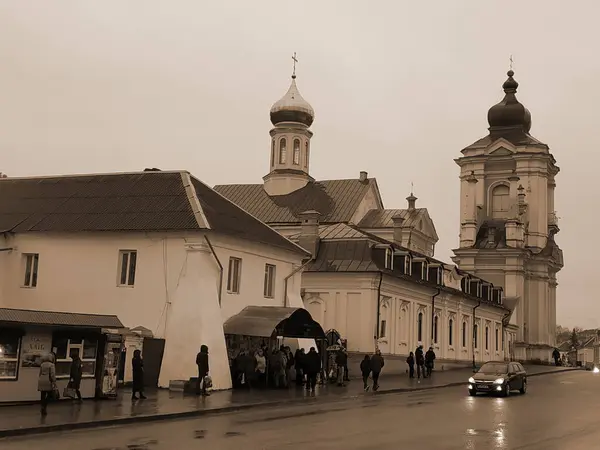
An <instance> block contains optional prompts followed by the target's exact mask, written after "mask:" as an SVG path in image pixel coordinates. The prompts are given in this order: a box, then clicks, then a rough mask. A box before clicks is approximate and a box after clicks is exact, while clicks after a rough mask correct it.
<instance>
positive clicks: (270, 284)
mask: <svg viewBox="0 0 600 450" xmlns="http://www.w3.org/2000/svg"><path fill="white" fill-rule="evenodd" d="M263 294H264V296H265V297H267V298H273V297H275V266H274V265H273V264H265V284H264V289H263Z"/></svg>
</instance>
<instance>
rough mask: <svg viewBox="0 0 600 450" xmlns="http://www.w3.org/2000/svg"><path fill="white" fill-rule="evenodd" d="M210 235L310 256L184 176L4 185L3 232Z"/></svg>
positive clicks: (0, 189) (0, 188)
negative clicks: (193, 232)
mask: <svg viewBox="0 0 600 450" xmlns="http://www.w3.org/2000/svg"><path fill="white" fill-rule="evenodd" d="M190 183H191V186H187V185H190ZM186 186H187V187H188V189H187V190H186ZM190 187H191V188H192V189H191V192H190V189H189V188H190ZM194 194H195V196H194ZM194 197H195V198H194ZM196 198H197V200H198V203H199V206H200V207H199V211H198V206H197V202H196ZM209 229H210V230H214V231H215V232H217V233H223V234H226V235H230V236H235V237H240V238H243V239H249V240H252V241H255V242H261V243H265V244H269V245H273V246H276V247H280V248H283V249H286V250H290V251H294V252H297V253H303V254H306V252H305V251H304V250H302V249H301V248H300V247H299V246H297V245H296V244H294V243H293V242H291V241H289V240H288V239H286V238H285V237H283V236H281V235H280V234H279V233H277V232H276V231H275V230H273V229H272V228H270V227H269V226H267V225H266V224H264V223H262V222H261V221H260V220H258V219H257V218H255V217H253V216H252V215H251V214H248V213H247V212H245V211H244V210H242V209H241V208H240V207H238V206H236V205H235V204H234V203H232V202H231V201H229V200H227V199H226V198H225V197H223V196H222V195H220V194H219V193H217V192H215V191H214V190H213V189H212V188H210V187H209V186H207V185H206V184H204V183H202V182H201V181H200V180H198V179H196V178H194V177H192V176H190V174H189V173H188V172H185V171H173V172H162V171H145V172H135V173H111V174H90V175H66V176H64V175H63V176H49V177H31V178H2V179H0V232H12V233H26V232H82V231H99V232H101V231H112V232H118V231H176V230H209Z"/></svg>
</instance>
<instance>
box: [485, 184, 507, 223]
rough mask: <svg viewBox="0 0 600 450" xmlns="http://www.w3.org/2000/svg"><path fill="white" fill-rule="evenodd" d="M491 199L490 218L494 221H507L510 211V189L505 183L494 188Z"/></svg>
mask: <svg viewBox="0 0 600 450" xmlns="http://www.w3.org/2000/svg"><path fill="white" fill-rule="evenodd" d="M501 191H502V192H501ZM496 192H498V193H496ZM500 192H501V193H500ZM490 197H491V202H490V203H491V205H490V209H491V211H490V213H491V214H490V216H491V217H492V218H493V219H505V218H506V217H507V216H508V213H509V211H510V187H509V186H507V185H506V184H504V183H502V184H498V185H496V186H494V187H493V188H492V191H491V195H490ZM497 208H501V209H497ZM504 208H506V209H504Z"/></svg>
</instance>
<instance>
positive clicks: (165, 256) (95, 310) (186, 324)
mask: <svg viewBox="0 0 600 450" xmlns="http://www.w3.org/2000/svg"><path fill="white" fill-rule="evenodd" d="M208 235H209V239H210V240H211V243H212V244H213V247H214V249H215V252H216V253H217V255H218V257H219V259H220V261H221V264H222V265H223V267H224V273H223V288H222V307H221V308H220V310H219V309H215V310H214V311H213V312H212V315H211V321H212V322H214V324H216V325H218V326H219V327H221V335H222V322H223V320H225V319H227V318H228V317H230V316H231V315H233V314H236V313H238V312H239V311H241V310H242V309H243V308H244V307H246V306H249V305H283V298H284V295H283V289H284V281H283V279H284V278H285V277H286V276H287V275H289V274H290V273H291V272H292V269H293V267H298V266H299V265H300V264H301V259H302V255H300V254H293V253H290V252H286V251H283V250H279V249H276V248H273V247H270V246H267V245H261V244H256V243H252V242H248V241H245V240H239V239H234V238H230V237H227V236H222V235H215V234H214V233H209V234H208ZM9 241H10V242H7V244H8V245H10V246H15V247H17V251H13V252H6V253H4V254H0V268H2V269H3V270H2V271H1V272H0V277H3V279H4V280H5V282H4V283H2V284H1V285H0V298H3V299H4V306H5V307H10V308H23V309H39V310H51V311H67V312H80V313H92V314H115V315H117V316H118V317H119V319H120V320H121V321H122V322H123V324H124V325H125V326H126V327H129V328H133V327H136V326H143V327H146V328H148V329H149V330H151V331H152V332H153V333H154V336H155V337H158V338H166V339H167V341H168V340H169V336H170V330H172V329H175V330H178V329H180V330H186V329H190V328H193V327H197V324H196V323H194V320H193V317H192V316H191V315H186V314H180V315H178V316H176V317H179V319H178V320H180V321H181V322H177V323H175V322H173V320H174V319H173V317H171V318H169V314H170V312H171V311H170V310H171V309H172V306H173V302H175V301H177V300H178V299H179V298H181V289H180V290H179V292H178V288H179V287H180V285H181V282H182V280H183V278H185V276H184V275H185V274H186V270H187V269H189V267H188V266H189V264H190V261H189V255H188V254H187V251H186V248H185V243H186V241H187V242H198V241H200V242H204V238H203V233H195V234H194V233H188V234H185V233H60V234H44V233H29V234H20V235H16V236H14V237H12V238H11V239H10V240H9ZM120 250H135V251H137V263H136V275H135V283H134V286H133V287H131V286H125V287H122V286H118V270H119V252H120ZM27 253H37V254H39V268H38V280H37V286H36V287H34V288H28V287H23V286H22V285H23V280H24V262H23V258H24V254H27ZM230 256H236V257H238V258H241V259H242V271H241V281H240V293H239V294H230V293H228V292H227V271H228V263H229V257H230ZM208 257H209V258H208V260H207V264H208V262H210V265H206V268H207V270H203V271H197V272H196V274H197V276H196V279H195V281H194V283H199V285H202V286H204V285H206V286H207V289H208V287H210V291H211V293H210V295H208V294H207V293H204V294H201V293H200V291H199V290H198V292H197V293H194V289H188V290H187V294H186V295H187V296H188V297H189V300H190V301H197V302H202V303H201V304H202V306H203V307H204V304H205V303H206V304H208V303H211V302H212V301H213V297H214V301H215V302H217V304H218V298H217V294H216V293H217V292H218V282H219V281H218V280H219V277H218V273H219V271H218V266H217V263H216V261H215V260H214V257H213V255H212V254H208ZM267 263H268V264H273V265H275V267H276V275H275V279H276V281H275V295H274V296H273V298H265V297H264V295H263V294H264V292H263V288H264V278H265V276H264V275H265V264H267ZM211 265H212V266H211ZM209 267H212V270H211V271H208V268H209ZM300 277H301V275H300V274H298V275H296V276H295V277H292V278H291V279H290V280H289V283H288V289H289V292H290V293H292V294H293V295H294V296H295V297H296V298H299V297H300V281H299V279H300ZM0 279H1V278H0ZM198 289H200V288H199V287H198ZM203 289H204V288H203ZM178 296H179V297H178ZM186 298H187V297H186ZM215 313H218V314H219V315H220V317H219V318H218V319H217V318H216V317H214V314H215ZM167 322H168V328H167V329H166V331H165V326H166V324H167ZM180 338H181V339H186V340H187V341H191V340H190V339H189V338H186V337H184V336H181V337H180ZM202 343H203V342H190V343H189V348H188V344H187V343H186V344H185V346H184V347H185V348H186V349H187V353H189V355H188V354H186V358H183V356H182V355H180V357H181V358H182V359H186V363H185V367H187V369H186V374H187V371H189V370H192V369H193V368H194V367H195V356H196V353H197V351H198V350H199V348H200V345H201V344H202ZM211 354H213V352H212V351H211ZM165 355H166V352H165ZM213 356H215V357H216V354H213ZM211 359H212V357H211ZM190 361H191V364H194V367H192V366H189V367H188V364H190ZM215 362H216V361H215ZM173 364H175V362H173ZM211 365H212V363H211ZM163 367H165V365H164V364H163ZM182 367H183V366H182ZM215 367H216V366H215ZM181 375H183V373H181ZM194 375H195V373H194V372H192V373H189V375H188V376H187V377H186V378H189V377H191V376H194ZM163 381H164V378H163Z"/></svg>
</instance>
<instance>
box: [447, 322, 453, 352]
mask: <svg viewBox="0 0 600 450" xmlns="http://www.w3.org/2000/svg"><path fill="white" fill-rule="evenodd" d="M453 335H454V321H453V320H452V319H450V320H449V321H448V345H450V346H452V345H453V344H454V341H453V339H452V338H453Z"/></svg>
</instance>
